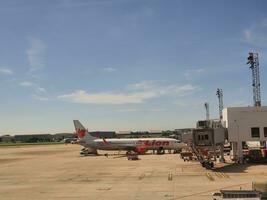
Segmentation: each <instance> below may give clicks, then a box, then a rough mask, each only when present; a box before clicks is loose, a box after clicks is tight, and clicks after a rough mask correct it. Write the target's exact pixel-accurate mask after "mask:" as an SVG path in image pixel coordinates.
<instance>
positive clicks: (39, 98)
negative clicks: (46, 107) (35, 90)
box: [32, 94, 52, 101]
mask: <svg viewBox="0 0 267 200" xmlns="http://www.w3.org/2000/svg"><path fill="white" fill-rule="evenodd" d="M32 98H33V99H35V100H38V101H51V100H52V99H51V98H48V97H43V96H39V95H36V94H33V95H32Z"/></svg>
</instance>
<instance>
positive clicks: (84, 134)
mask: <svg viewBox="0 0 267 200" xmlns="http://www.w3.org/2000/svg"><path fill="white" fill-rule="evenodd" d="M73 123H74V127H75V131H76V134H77V136H78V138H79V139H80V140H82V139H89V140H93V139H95V138H94V137H93V136H91V135H90V134H89V132H88V130H87V129H86V128H84V126H83V125H82V124H81V122H80V121H79V120H73Z"/></svg>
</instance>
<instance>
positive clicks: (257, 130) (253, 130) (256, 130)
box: [251, 127, 260, 138]
mask: <svg viewBox="0 0 267 200" xmlns="http://www.w3.org/2000/svg"><path fill="white" fill-rule="evenodd" d="M251 137H253V138H255V137H260V128H259V127H253V128H251Z"/></svg>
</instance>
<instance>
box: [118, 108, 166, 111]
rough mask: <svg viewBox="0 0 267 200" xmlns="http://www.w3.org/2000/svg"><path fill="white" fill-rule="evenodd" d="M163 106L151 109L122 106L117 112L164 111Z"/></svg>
mask: <svg viewBox="0 0 267 200" xmlns="http://www.w3.org/2000/svg"><path fill="white" fill-rule="evenodd" d="M165 111H167V110H166V109H164V108H151V109H137V108H122V109H118V110H117V112H165Z"/></svg>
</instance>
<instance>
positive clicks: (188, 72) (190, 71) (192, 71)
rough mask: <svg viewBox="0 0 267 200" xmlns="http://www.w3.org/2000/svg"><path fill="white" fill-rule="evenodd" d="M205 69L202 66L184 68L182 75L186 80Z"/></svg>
mask: <svg viewBox="0 0 267 200" xmlns="http://www.w3.org/2000/svg"><path fill="white" fill-rule="evenodd" d="M204 71H205V69H203V68H199V69H188V70H185V72H184V74H183V75H184V77H185V78H186V79H187V80H192V79H193V77H194V76H196V75H198V74H201V73H203V72H204Z"/></svg>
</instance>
